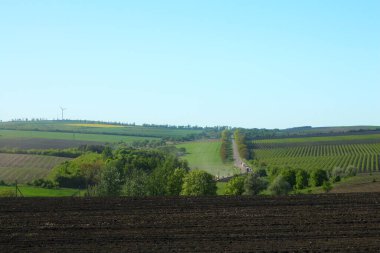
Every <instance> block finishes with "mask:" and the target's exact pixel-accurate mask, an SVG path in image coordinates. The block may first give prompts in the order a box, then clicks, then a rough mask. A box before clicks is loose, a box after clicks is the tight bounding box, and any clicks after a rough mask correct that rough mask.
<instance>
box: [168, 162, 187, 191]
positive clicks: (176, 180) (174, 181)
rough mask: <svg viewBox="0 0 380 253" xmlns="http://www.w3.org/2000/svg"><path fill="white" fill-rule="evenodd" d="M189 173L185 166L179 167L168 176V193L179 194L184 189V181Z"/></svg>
mask: <svg viewBox="0 0 380 253" xmlns="http://www.w3.org/2000/svg"><path fill="white" fill-rule="evenodd" d="M186 175H187V171H186V170H185V169H183V168H177V169H175V170H174V173H173V174H171V175H170V176H169V178H168V183H167V194H168V195H169V196H179V195H180V194H181V191H182V185H183V181H184V179H185V177H186Z"/></svg>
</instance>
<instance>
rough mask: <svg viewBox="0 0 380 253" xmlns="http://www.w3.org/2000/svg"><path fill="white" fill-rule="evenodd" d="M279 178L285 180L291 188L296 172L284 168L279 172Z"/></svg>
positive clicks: (294, 182)
mask: <svg viewBox="0 0 380 253" xmlns="http://www.w3.org/2000/svg"><path fill="white" fill-rule="evenodd" d="M281 176H282V177H283V178H284V179H285V181H286V182H288V183H289V184H290V187H291V188H293V187H294V186H295V185H296V171H295V170H294V169H292V168H285V169H283V170H282V171H281Z"/></svg>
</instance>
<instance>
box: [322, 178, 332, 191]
mask: <svg viewBox="0 0 380 253" xmlns="http://www.w3.org/2000/svg"><path fill="white" fill-rule="evenodd" d="M322 189H323V190H324V191H325V192H329V191H331V189H332V184H331V183H330V181H324V182H323V185H322Z"/></svg>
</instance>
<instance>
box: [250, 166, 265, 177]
mask: <svg viewBox="0 0 380 253" xmlns="http://www.w3.org/2000/svg"><path fill="white" fill-rule="evenodd" d="M253 172H254V173H256V174H257V175H259V176H260V177H266V176H268V174H267V170H266V168H265V167H258V168H254V169H253Z"/></svg>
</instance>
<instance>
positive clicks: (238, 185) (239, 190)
mask: <svg viewBox="0 0 380 253" xmlns="http://www.w3.org/2000/svg"><path fill="white" fill-rule="evenodd" d="M245 180H246V176H236V177H234V178H232V179H231V180H230V181H229V182H227V184H226V188H225V192H224V193H225V195H235V196H236V195H243V193H244V182H245Z"/></svg>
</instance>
